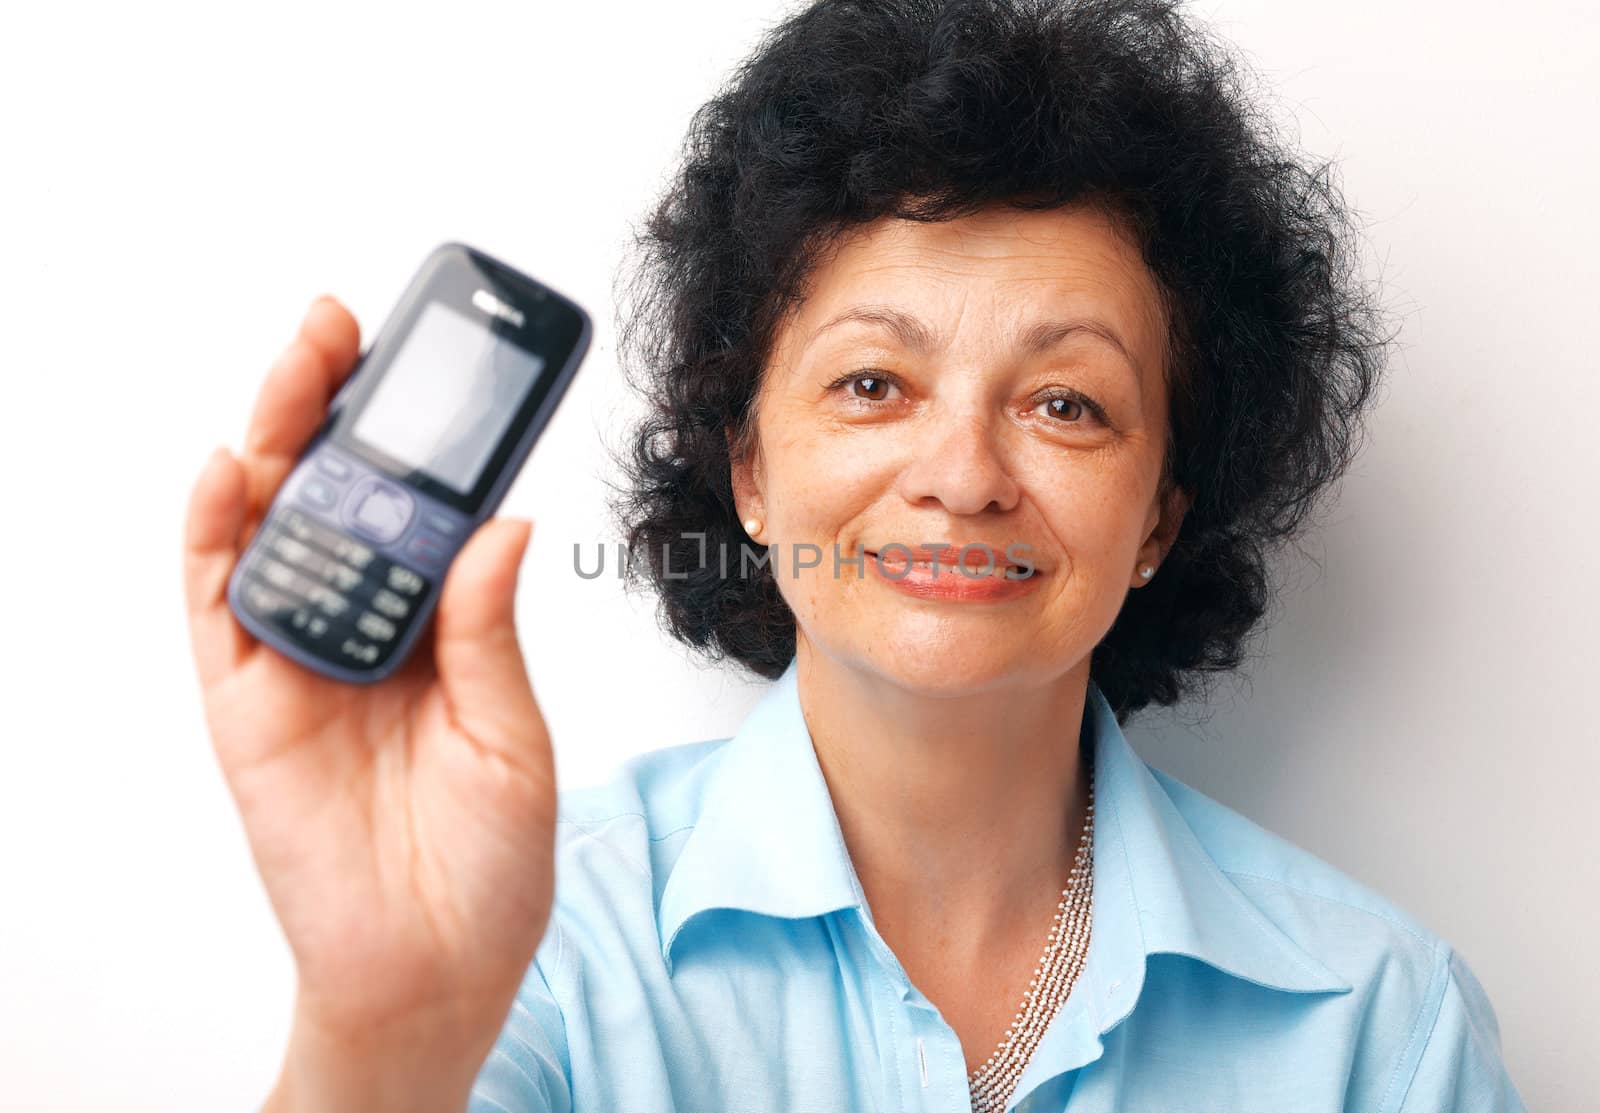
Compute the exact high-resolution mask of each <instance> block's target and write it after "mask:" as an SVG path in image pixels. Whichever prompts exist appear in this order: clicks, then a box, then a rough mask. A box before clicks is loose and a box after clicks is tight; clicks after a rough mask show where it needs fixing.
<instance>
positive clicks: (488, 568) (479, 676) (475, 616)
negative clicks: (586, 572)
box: [434, 518, 541, 756]
mask: <svg viewBox="0 0 1600 1113" xmlns="http://www.w3.org/2000/svg"><path fill="white" fill-rule="evenodd" d="M532 531H533V523H532V522H531V521H529V520H527V519H526V518H491V519H489V520H488V521H487V522H485V523H483V524H482V525H481V526H479V527H478V528H477V529H476V530H474V531H473V534H472V536H471V537H469V538H468V539H467V543H466V544H465V545H464V546H462V548H461V552H460V553H459V554H458V555H457V557H456V559H455V561H454V562H452V563H451V565H450V570H449V572H447V573H446V575H445V583H444V588H443V591H442V593H441V594H440V596H439V607H438V612H437V615H436V618H435V622H436V628H435V631H434V639H435V640H434V660H435V663H436V665H437V667H438V671H439V683H440V685H441V687H442V688H443V690H444V697H445V701H446V702H447V703H448V704H449V706H450V711H451V714H452V715H453V716H454V718H455V720H456V722H457V723H458V724H459V725H460V727H461V729H462V730H464V731H466V732H467V733H468V734H470V735H471V736H472V737H473V738H475V739H477V740H479V741H480V742H483V743H485V744H488V745H506V746H518V745H519V740H521V739H524V738H526V736H527V734H528V732H529V731H530V730H531V729H535V724H537V723H539V722H541V720H540V718H539V716H538V713H537V708H536V707H535V705H534V702H533V690H532V687H531V685H530V684H529V681H528V671H527V667H526V664H525V663H524V661H523V657H522V647H521V645H520V644H519V643H518V641H517V629H516V610H515V604H516V595H517V575H518V570H519V569H520V568H521V565H522V557H523V554H524V553H526V552H527V547H528V538H529V535H530V534H531V533H532ZM507 756H513V755H511V754H510V753H508V754H507Z"/></svg>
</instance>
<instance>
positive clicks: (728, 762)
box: [469, 661, 1525, 1113]
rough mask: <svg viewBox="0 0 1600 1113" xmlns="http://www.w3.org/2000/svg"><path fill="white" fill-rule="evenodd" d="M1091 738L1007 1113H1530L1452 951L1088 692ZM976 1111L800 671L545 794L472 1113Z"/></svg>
mask: <svg viewBox="0 0 1600 1113" xmlns="http://www.w3.org/2000/svg"><path fill="white" fill-rule="evenodd" d="M1086 714H1090V715H1092V716H1093V724H1092V725H1093V738H1094V747H1095V750H1094V756H1095V764H1094V776H1095V782H1094V784H1095V830H1094V863H1093V901H1094V903H1093V912H1092V920H1091V927H1090V940H1089V949H1088V952H1087V954H1086V956H1085V958H1084V961H1083V966H1082V968H1081V970H1080V972H1079V974H1078V978H1077V981H1076V982H1075V983H1074V985H1073V987H1072V991H1071V994H1070V995H1069V996H1068V998H1067V1000H1066V1001H1065V1002H1064V1003H1063V1004H1062V1006H1061V1008H1060V1010H1059V1011H1058V1012H1057V1013H1056V1015H1055V1017H1054V1019H1053V1020H1052V1021H1051V1023H1050V1025H1049V1027H1048V1028H1046V1030H1045V1032H1044V1034H1043V1036H1042V1038H1041V1039H1040V1042H1039V1043H1038V1045H1037V1046H1036V1047H1035V1048H1034V1051H1033V1053H1032V1056H1031V1057H1030V1058H1029V1060H1028V1063H1027V1066H1026V1069H1025V1070H1024V1071H1023V1073H1022V1075H1021V1077H1020V1078H1019V1079H1018V1082H1017V1085H1016V1087H1015V1089H1014V1090H1013V1092H1012V1095H1011V1103H1010V1104H1009V1105H1008V1106H1007V1108H1008V1109H1012V1108H1014V1109H1017V1110H1020V1111H1022V1113H1044V1111H1046V1110H1050V1111H1062V1110H1066V1111H1071V1113H1090V1111H1097V1113H1098V1111H1104V1113H1113V1111H1116V1113H1335V1111H1341V1113H1342V1111H1350V1113H1424V1111H1426V1113H1444V1111H1451V1113H1510V1111H1524V1110H1525V1106H1524V1105H1523V1103H1522V1100H1521V1099H1520V1098H1519V1096H1518V1094H1517V1091H1516V1088H1515V1087H1514V1086H1513V1085H1512V1082H1511V1079H1510V1078H1509V1077H1508V1075H1507V1073H1506V1069H1505V1066H1504V1065H1503V1062H1502V1059H1501V1052H1500V1032H1499V1025H1498V1023H1497V1021H1496V1018H1495V1013H1494V1010H1493V1008H1492V1007H1491V1005H1490V1002H1489V999H1488V998H1487V996H1486V995H1485V994H1484V991H1483V988H1482V987H1481V986H1480V985H1479V983H1478V981H1477V979H1476V978H1475V977H1474V976H1473V974H1472V971H1471V970H1469V969H1468V967H1467V964H1466V963H1465V962H1464V961H1463V959H1462V956H1461V955H1460V954H1459V953H1458V952H1456V951H1455V950H1454V949H1453V948H1452V947H1451V945H1450V944H1449V943H1447V942H1445V941H1444V940H1442V939H1440V938H1439V937H1437V936H1435V935H1433V934H1431V933H1429V932H1428V931H1427V930H1426V929H1425V928H1423V927H1422V926H1421V925H1420V924H1418V923H1417V922H1416V921H1415V920H1413V919H1412V918H1411V917H1410V916H1408V915H1407V914H1406V913H1405V912H1403V911H1401V910H1400V909H1399V908H1397V907H1396V906H1395V905H1393V904H1391V903H1389V902H1388V901H1387V900H1385V899H1384V898H1383V897H1381V896H1379V895H1378V894H1376V893H1375V892H1373V891H1372V890H1370V889H1367V888H1365V887H1363V886H1362V885H1361V884H1359V883H1357V882H1356V881H1354V880H1352V879H1351V878H1349V877H1347V876H1345V875H1344V874H1342V873H1340V872H1339V871H1337V870H1335V869H1334V868H1333V867H1332V866H1330V865H1328V864H1327V863H1325V862H1323V861H1321V860H1320V859H1318V858H1316V857H1314V856H1313V855H1311V854H1310V853H1308V852H1307V851H1305V850H1302V849H1299V848H1298V847H1296V846H1293V845H1291V844H1290V843H1288V842H1286V841H1284V840H1283V839H1281V838H1279V837H1277V836H1275V835H1273V834H1272V833H1270V832H1268V831H1266V830H1264V829H1263V828H1261V827H1259V826H1257V825H1256V824H1254V823H1252V822H1251V821H1250V820H1248V819H1246V818H1244V817H1243V816H1241V815H1240V814H1239V813H1237V812H1235V811H1232V810H1230V809H1229V808H1227V807H1225V806H1223V805H1222V804H1220V803H1218V802H1216V801H1214V800H1212V799H1210V798H1209V797H1207V796H1204V795H1202V794H1201V793H1199V792H1198V791H1196V790H1195V789H1192V788H1190V787H1188V786H1187V785H1184V784H1183V783H1181V782H1179V781H1177V780H1175V779H1174V778H1172V777H1170V776H1168V775H1166V774H1165V773H1163V772H1161V771H1160V770H1158V769H1156V768H1154V767H1153V766H1150V765H1148V764H1146V763H1145V762H1144V761H1143V760H1142V759H1141V758H1140V757H1139V756H1138V755H1137V754H1136V753H1135V752H1134V751H1133V749H1132V747H1131V746H1130V745H1129V744H1128V741H1127V739H1126V738H1125V737H1124V736H1123V733H1122V731H1121V729H1120V728H1119V726H1118V725H1117V721H1116V717H1115V715H1114V714H1113V713H1112V710H1111V707H1110V705H1109V704H1108V703H1107V702H1106V699H1105V696H1104V694H1103V693H1102V692H1101V691H1100V689H1099V687H1098V686H1097V685H1095V684H1093V683H1091V684H1090V685H1089V692H1088V706H1087V708H1086ZM1071 742H1072V740H1071V739H1068V738H1063V745H1067V744H1071ZM1049 926H1050V925H1048V924H1040V925H1039V928H1040V951H1041V953H1042V951H1043V949H1044V936H1045V932H1046V929H1048V927H1049ZM1013 980H1014V979H1013ZM1023 988H1024V987H1022V986H1015V987H1014V989H1015V991H1016V994H1015V995H1016V996H1017V997H1018V999H1019V1001H1020V999H1021V994H1022V990H1023ZM1002 1037H1003V1033H1001V1032H996V1033H995V1039H996V1040H997V1041H998V1040H999V1039H1001V1038H1002ZM982 1050H983V1053H984V1057H987V1056H988V1054H989V1053H990V1052H991V1051H993V1050H994V1048H993V1047H992V1046H990V1047H985V1048H983V1049H982ZM970 1109H971V1104H970V1099H969V1092H968V1086H967V1068H966V1060H965V1056H964V1055H963V1053H962V1048H961V1044H960V1041H959V1040H958V1038H957V1036H956V1033H955V1030H954V1029H953V1028H951V1027H950V1025H949V1024H947V1023H946V1022H945V1020H944V1019H943V1017H942V1016H941V1015H940V1013H939V1010H938V1009H937V1008H936V1007H935V1006H934V1005H933V1004H932V1002H930V1001H929V1000H928V999H927V998H926V997H924V996H923V995H922V993H921V992H920V991H919V990H918V989H917V987H916V986H914V985H912V984H911V981H910V980H909V978H908V977H907V976H906V973H905V971H904V969H903V968H902V967H901V965H900V963H899V961H898V960H897V959H896V958H895V956H894V954H893V952H891V951H890V950H889V948H888V946H887V945H886V944H885V943H884V941H883V939H882V937H881V936H879V934H878V932H877V929H876V928H875V927H874V925H873V922H872V916H871V911H870V909H869V908H868V907H867V903H866V899H865V897H864V896H863V894H862V890H861V885H860V883H859V881H858V879H857V876H856V873H855V869H854V868H853V866H852V865H851V862H850V857H849V854H848V852H847V850H846V847H845V843H844V839H843V837H842V835H841V833H840V829H839V824H838V819H837V817H836V815H835V813H834V810H833V803H832V798H831V797H830V796H829V794H828V788H827V782H826V781H825V780H824V779H823V776H822V771H821V767H820V766H819V765H818V763H817V759H816V752H815V750H814V749H813V748H812V743H811V736H810V734H809V733H808V731H807V729H806V725H805V720H804V719H803V717H802V716H801V713H800V702H799V697H798V693H797V687H796V666H795V663H794V662H793V661H791V662H790V665H789V669H788V671H787V672H786V673H785V674H784V675H783V676H782V678H781V679H779V680H778V681H776V682H775V683H774V684H773V686H772V687H771V688H770V689H769V690H768V691H767V692H766V693H765V695H764V696H763V698H762V700H761V702H760V703H759V704H758V705H757V706H756V707H755V708H754V709H753V710H752V711H751V713H750V715H749V716H748V718H747V719H746V720H745V721H744V723H743V725H742V726H741V727H740V729H739V732H738V734H736V735H735V736H734V737H733V738H731V739H715V740H711V741H705V742H697V743H690V744H687V745H680V746H671V747H667V748H664V749H658V750H655V751H652V752H649V753H645V754H642V755H640V756H638V757H635V758H633V759H631V760H629V761H627V762H626V763H624V764H623V765H622V766H621V767H620V771H619V772H618V773H617V774H616V776H615V777H614V778H613V779H612V780H611V781H610V782H609V783H608V784H605V785H603V786H585V787H580V788H573V789H566V790H563V791H562V793H561V807H560V817H559V819H558V823H557V851H556V897H555V907H554V910H553V913H552V916H551V921H550V926H549V928H548V930H547V931H546V933H545V936H544V938H543V940H542V941H541V943H540V946H539V950H538V953H537V955H536V957H535V960H534V962H533V964H532V965H531V966H530V967H529V970H528V974H527V977H526V979H525V981H524V983H523V985H522V988H521V990H520V991H519V994H518V996H517V999H516V1002H515V1004H514V1005H513V1007H512V1010H511V1013H510V1015H509V1016H508V1017H507V1020H506V1024H505V1027H504V1030H503V1031H502V1032H501V1034H500V1038H499V1040H498V1042H497V1043H496V1045H495V1047H494V1050H493V1051H492V1052H491V1054H490V1055H489V1057H488V1059H487V1060H486V1061H485V1062H484V1064H483V1068H482V1070H481V1072H480V1073H479V1075H478V1078H477V1080H476V1083H475V1086H474V1089H473V1091H472V1099H471V1102H470V1105H469V1110H470V1113H534V1111H545V1110H548V1111H552V1113H567V1111H570V1110H576V1111H578V1113H601V1111H604V1113H666V1111H669V1110H676V1111H678V1113H721V1111H725V1110H727V1111H734V1110H736V1111H740V1113H755V1111H761V1113H767V1111H772V1113H779V1111H783V1113H869V1111H882V1113H891V1111H893V1113H900V1111H911V1110H919V1111H920V1110H929V1111H939V1113H957V1111H958V1110H959V1111H962V1113H970Z"/></svg>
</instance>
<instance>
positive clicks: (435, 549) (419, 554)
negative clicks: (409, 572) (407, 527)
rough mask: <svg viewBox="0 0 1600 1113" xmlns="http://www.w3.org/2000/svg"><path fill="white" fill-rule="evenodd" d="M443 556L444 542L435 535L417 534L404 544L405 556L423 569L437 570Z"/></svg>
mask: <svg viewBox="0 0 1600 1113" xmlns="http://www.w3.org/2000/svg"><path fill="white" fill-rule="evenodd" d="M444 555H445V548H444V540H443V538H441V537H439V536H438V535H437V534H432V533H419V534H417V535H416V536H415V537H413V538H412V539H411V540H410V541H409V542H407V543H406V556H408V557H410V558H411V559H412V560H414V561H416V562H417V563H418V564H420V565H422V566H423V567H424V568H438V567H439V565H440V564H441V563H442V562H443V561H444Z"/></svg>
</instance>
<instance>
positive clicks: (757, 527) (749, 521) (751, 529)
mask: <svg viewBox="0 0 1600 1113" xmlns="http://www.w3.org/2000/svg"><path fill="white" fill-rule="evenodd" d="M744 531H745V532H746V533H748V534H749V535H750V536H751V537H754V536H755V535H756V534H758V533H760V532H761V519H760V518H746V519H745V520H744Z"/></svg>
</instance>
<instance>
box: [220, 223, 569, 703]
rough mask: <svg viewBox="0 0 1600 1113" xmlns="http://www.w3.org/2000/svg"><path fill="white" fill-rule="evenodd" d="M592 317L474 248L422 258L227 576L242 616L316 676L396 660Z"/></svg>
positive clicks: (358, 677)
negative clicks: (414, 273) (421, 262)
mask: <svg viewBox="0 0 1600 1113" xmlns="http://www.w3.org/2000/svg"><path fill="white" fill-rule="evenodd" d="M593 331H594V327H593V324H592V322H591V320H590V318H589V315H588V314H587V313H586V312H584V310H583V309H582V308H581V307H580V306H579V305H578V304H577V303H576V302H574V301H572V300H571V299H570V298H568V297H565V296H563V295H562V294H560V293H558V292H557V291H555V290H553V289H551V288H550V287H549V286H548V285H545V284H544V283H541V282H537V281H535V280H534V279H532V278H530V277H528V276H527V275H526V274H523V273H521V272H519V271H517V270H514V269H513V268H512V267H510V266H508V265H507V264H505V263H503V262H501V261H499V260H497V259H494V258H491V257H490V256H488V255H486V254H485V253H483V252H482V251H479V250H476V249H474V248H472V247H468V246H467V245H465V244H461V243H445V244H441V245H440V246H439V247H437V248H435V249H434V250H433V251H432V252H430V253H429V254H428V257H427V258H426V259H425V260H424V261H423V264H422V266H421V267H420V268H419V269H418V271H417V273H416V275H415V276H414V277H413V278H412V279H411V281H410V283H409V284H408V285H407V286H406V289H405V291H404V293H403V294H402V295H401V298H400V300H399V302H398V303H397V304H396V306H395V308H394V309H393V311H392V312H391V313H390V314H389V317H388V318H387V319H386V320H385V321H384V323H383V325H382V327H381V328H380V329H379V331H378V333H377V334H376V336H375V337H374V338H373V340H372V342H371V344H369V345H368V346H367V349H366V351H364V352H363V353H361V355H360V357H359V359H358V360H357V364H356V367H355V369H354V370H352V372H351V373H350V376H349V377H348V378H347V379H346V381H345V382H344V384H343V385H342V386H341V387H340V388H339V390H338V392H337V393H336V394H335V395H334V397H333V399H332V401H331V402H330V403H329V406H328V413H327V415H326V417H325V418H324V420H323V423H322V425H321V427H320V428H319V429H318V430H317V432H316V433H315V434H314V436H313V437H312V440H311V442H310V443H309V444H308V445H307V446H306V449H305V451H304V452H303V453H302V454H301V456H300V458H299V459H298V460H297V461H296V463H295V466H294V468H293V469H292V470H291V471H290V473H289V476H288V477H287V478H286V479H285V480H284V483H283V486H282V487H281V488H280V489H279V491H278V493H277V494H276V496H275V497H274V498H273V500H272V504H271V506H269V507H268V508H267V511H266V513H265V514H263V516H262V520H261V525H260V527H259V528H258V529H257V531H256V533H255V535H254V536H253V537H252V538H251V540H250V543H249V545H248V546H246V548H245V551H244V553H243V554H242V555H241V556H240V558H239V561H238V563H237V564H236V565H235V566H234V569H233V572H232V574H231V575H230V577H229V580H228V605H229V606H230V607H231V608H232V610H233V613H234V615H235V616H236V617H237V618H238V619H239V621H240V622H241V623H242V624H243V625H244V627H245V628H246V629H247V630H249V631H250V632H251V633H252V634H254V635H255V636H256V637H257V638H259V639H261V640H262V641H263V642H266V643H267V644H268V645H270V646H272V647H273V648H274V649H276V650H277V651H279V652H280V653H283V654H285V655H286V656H288V657H290V658H291V659H293V660H295V661H298V662H299V663H300V664H302V665H305V666H307V667H308V668H311V669H314V670H316V671H317V672H319V673H322V674H323V675H325V676H329V677H332V678H334V679H337V680H344V681H350V682H353V683H372V682H374V681H378V680H381V679H383V678H384V677H385V676H388V675H389V674H391V673H392V672H394V671H395V670H396V669H398V668H399V667H400V666H401V665H402V664H403V663H404V662H405V659H406V657H407V656H408V655H409V653H410V652H411V650H412V649H413V647H414V646H415V645H416V643H417V639H418V638H419V637H420V636H421V635H422V633H423V631H424V629H425V627H426V626H427V625H428V620H429V619H430V617H431V616H432V614H433V611H434V608H435V606H436V605H437V603H438V598H439V590H440V587H441V586H442V584H443V581H444V577H445V573H446V571H447V570H448V569H449V567H450V562H451V561H452V560H453V559H454V558H455V556H456V554H457V553H458V552H460V550H461V547H462V546H463V545H464V544H465V543H466V540H467V538H468V537H469V536H471V534H472V532H473V530H475V529H476V528H477V527H478V526H479V525H480V524H481V523H482V522H483V521H484V520H485V519H487V518H488V517H490V515H492V514H493V513H494V511H495V508H496V507H497V506H499V504H500V500H501V499H502V498H503V497H504V496H505V492H506V489H507V488H508V487H509V486H510V485H511V481H512V479H514V478H515V477H516V474H517V472H518V470H519V469H520V468H521V467H522V464H523V461H524V460H526V459H527V456H528V453H529V451H531V450H532V448H533V444H534V442H535V441H536V440H537V439H538V437H539V434H540V433H541V432H543V430H544V428H545V425H546V424H547V423H548V422H549V420H550V418H551V416H552V415H553V414H554V412H555V409H556V406H557V405H558V404H559V403H560V401H561V397H562V395H563V394H564V393H565V392H566V389H567V386H568V384H569V383H570V382H571V381H572V377H573V375H574V374H576V373H577V370H578V365H579V363H581V362H582V360H583V357H584V355H585V354H586V353H587V351H588V348H589V340H590V337H591V336H592V334H593Z"/></svg>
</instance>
